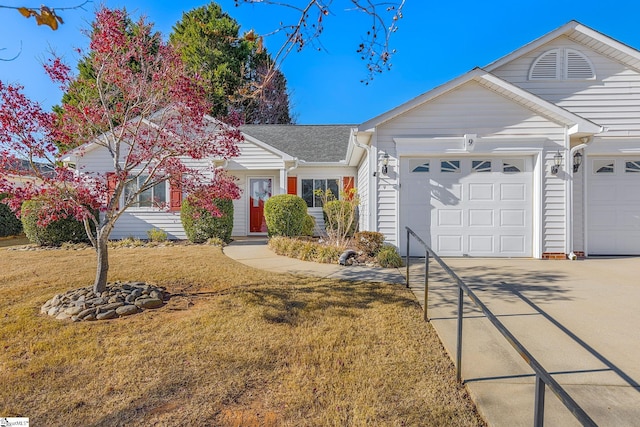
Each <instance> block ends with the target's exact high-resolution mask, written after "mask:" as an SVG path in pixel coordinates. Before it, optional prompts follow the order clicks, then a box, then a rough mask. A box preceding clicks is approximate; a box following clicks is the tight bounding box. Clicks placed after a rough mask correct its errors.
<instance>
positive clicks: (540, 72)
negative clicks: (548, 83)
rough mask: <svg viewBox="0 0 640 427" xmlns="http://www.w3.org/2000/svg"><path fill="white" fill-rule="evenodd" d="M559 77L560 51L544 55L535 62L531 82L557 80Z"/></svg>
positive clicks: (555, 50)
mask: <svg viewBox="0 0 640 427" xmlns="http://www.w3.org/2000/svg"><path fill="white" fill-rule="evenodd" d="M557 78H559V75H558V49H554V50H552V51H549V52H546V53H543V54H542V55H540V56H539V57H538V59H536V60H535V62H534V63H533V66H532V67H531V72H530V73H529V79H530V80H538V79H557Z"/></svg>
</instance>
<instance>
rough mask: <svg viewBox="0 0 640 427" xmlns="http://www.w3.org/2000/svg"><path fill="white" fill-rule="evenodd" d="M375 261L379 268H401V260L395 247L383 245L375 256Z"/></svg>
mask: <svg viewBox="0 0 640 427" xmlns="http://www.w3.org/2000/svg"><path fill="white" fill-rule="evenodd" d="M376 261H377V262H378V264H379V265H380V267H395V268H397V267H402V258H401V257H400V255H399V254H398V250H397V249H396V248H395V246H391V245H385V246H383V247H382V249H380V252H378V254H377V255H376Z"/></svg>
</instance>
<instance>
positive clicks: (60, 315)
mask: <svg viewBox="0 0 640 427" xmlns="http://www.w3.org/2000/svg"><path fill="white" fill-rule="evenodd" d="M70 317H71V315H70V314H67V313H65V312H64V311H61V312H60V313H58V315H57V316H56V319H58V320H65V319H68V318H70Z"/></svg>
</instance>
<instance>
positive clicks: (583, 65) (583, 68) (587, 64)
mask: <svg viewBox="0 0 640 427" xmlns="http://www.w3.org/2000/svg"><path fill="white" fill-rule="evenodd" d="M595 78H596V73H595V70H594V68H593V64H592V63H591V61H590V60H589V58H587V57H586V56H585V55H584V54H583V53H582V52H578V51H577V50H573V49H565V48H557V49H552V50H548V51H546V52H544V53H542V54H541V55H540V56H538V58H536V60H535V61H533V64H532V65H531V69H530V70H529V80H570V79H571V80H589V79H595Z"/></svg>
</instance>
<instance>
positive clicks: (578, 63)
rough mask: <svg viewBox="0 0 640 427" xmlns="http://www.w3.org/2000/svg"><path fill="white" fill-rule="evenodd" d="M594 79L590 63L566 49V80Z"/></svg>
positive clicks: (579, 54)
mask: <svg viewBox="0 0 640 427" xmlns="http://www.w3.org/2000/svg"><path fill="white" fill-rule="evenodd" d="M594 77H595V74H594V72H593V67H592V66H591V62H589V60H588V59H587V58H586V57H585V56H584V55H583V54H581V53H580V52H577V51H575V50H569V49H567V78H568V79H593V78H594Z"/></svg>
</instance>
